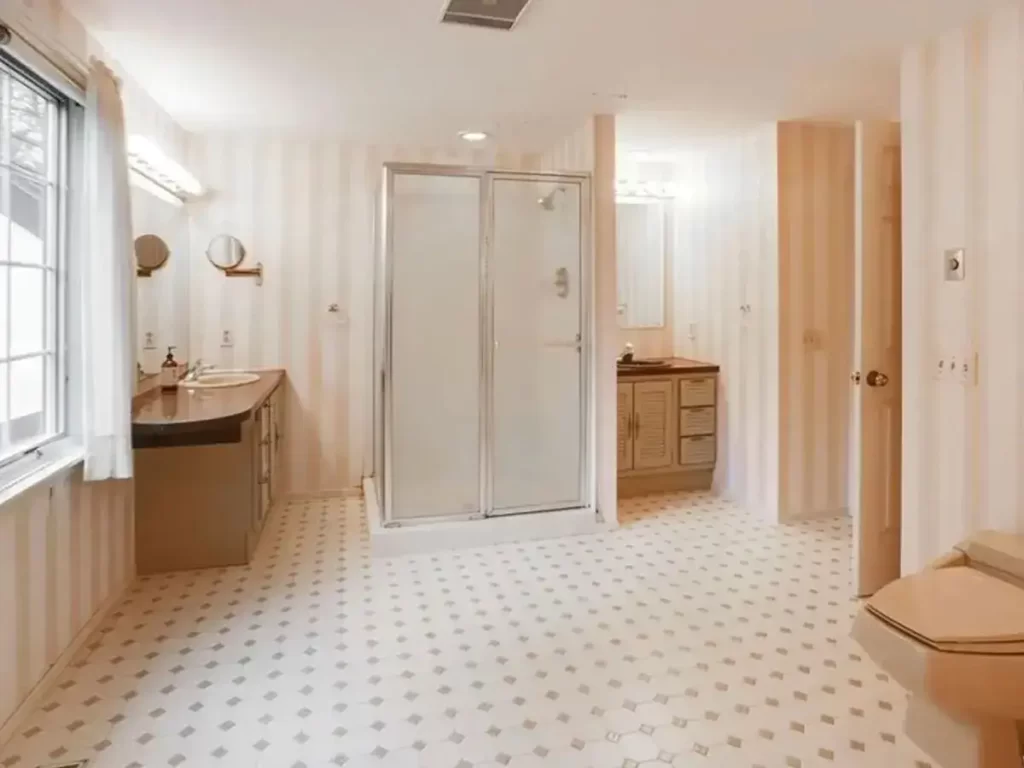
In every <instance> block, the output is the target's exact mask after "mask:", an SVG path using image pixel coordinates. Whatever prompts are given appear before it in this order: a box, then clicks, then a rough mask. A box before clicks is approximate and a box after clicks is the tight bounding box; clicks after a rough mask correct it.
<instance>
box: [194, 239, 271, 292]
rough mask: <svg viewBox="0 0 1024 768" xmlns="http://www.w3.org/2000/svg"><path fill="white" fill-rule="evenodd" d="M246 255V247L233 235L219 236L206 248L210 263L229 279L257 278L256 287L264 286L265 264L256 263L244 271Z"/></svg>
mask: <svg viewBox="0 0 1024 768" xmlns="http://www.w3.org/2000/svg"><path fill="white" fill-rule="evenodd" d="M245 255H246V251H245V246H244V245H242V241H241V240H239V239H238V238H237V237H235V236H233V235H226V234H225V235H217V236H215V237H214V238H213V239H212V240H211V241H210V245H209V246H207V248H206V258H207V259H208V260H209V262H210V263H211V264H213V266H215V267H216V268H217V269H219V270H220V271H221V272H223V273H224V274H225V275H227V276H228V277H255V278H256V285H263V264H262V263H261V262H256V266H255V267H252V268H246V269H243V268H242V266H241V265H242V262H243V261H245Z"/></svg>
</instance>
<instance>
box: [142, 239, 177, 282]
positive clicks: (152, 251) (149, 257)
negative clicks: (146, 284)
mask: <svg viewBox="0 0 1024 768" xmlns="http://www.w3.org/2000/svg"><path fill="white" fill-rule="evenodd" d="M170 256H171V249H170V248H168V247H167V243H165V242H164V240H163V238H161V237H158V236H157V235H140V236H139V237H137V238H135V265H136V270H135V273H136V274H137V275H138V276H139V277H149V276H150V275H152V274H153V272H155V271H156V270H158V269H160V268H161V267H162V266H163V265H164V264H166V263H167V259H168V258H170Z"/></svg>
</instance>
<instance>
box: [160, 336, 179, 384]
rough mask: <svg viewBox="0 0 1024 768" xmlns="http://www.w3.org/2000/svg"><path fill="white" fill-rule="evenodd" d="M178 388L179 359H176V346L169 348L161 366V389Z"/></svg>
mask: <svg viewBox="0 0 1024 768" xmlns="http://www.w3.org/2000/svg"><path fill="white" fill-rule="evenodd" d="M177 388H178V361H177V360H175V359H174V347H168V348H167V359H166V360H164V362H163V364H162V365H161V366H160V389H162V390H163V391H164V392H174V391H175V390H176V389H177Z"/></svg>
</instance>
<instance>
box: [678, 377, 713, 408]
mask: <svg viewBox="0 0 1024 768" xmlns="http://www.w3.org/2000/svg"><path fill="white" fill-rule="evenodd" d="M714 404H715V377H714V376H708V377H707V378H704V379H680V380H679V406H680V407H681V408H692V407H699V406H702V405H714Z"/></svg>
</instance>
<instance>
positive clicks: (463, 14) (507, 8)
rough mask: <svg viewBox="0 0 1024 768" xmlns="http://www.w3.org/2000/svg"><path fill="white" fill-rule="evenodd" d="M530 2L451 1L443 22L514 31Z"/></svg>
mask: <svg viewBox="0 0 1024 768" xmlns="http://www.w3.org/2000/svg"><path fill="white" fill-rule="evenodd" d="M529 4H530V0H451V2H449V3H448V7H447V8H445V11H444V16H443V17H442V19H441V20H442V21H445V22H448V23H449V24H468V25H469V26H471V27H486V28H488V29H504V30H509V29H512V27H514V26H515V25H516V22H517V21H519V18H520V17H521V16H522V15H523V11H524V10H526V6H527V5H529Z"/></svg>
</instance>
